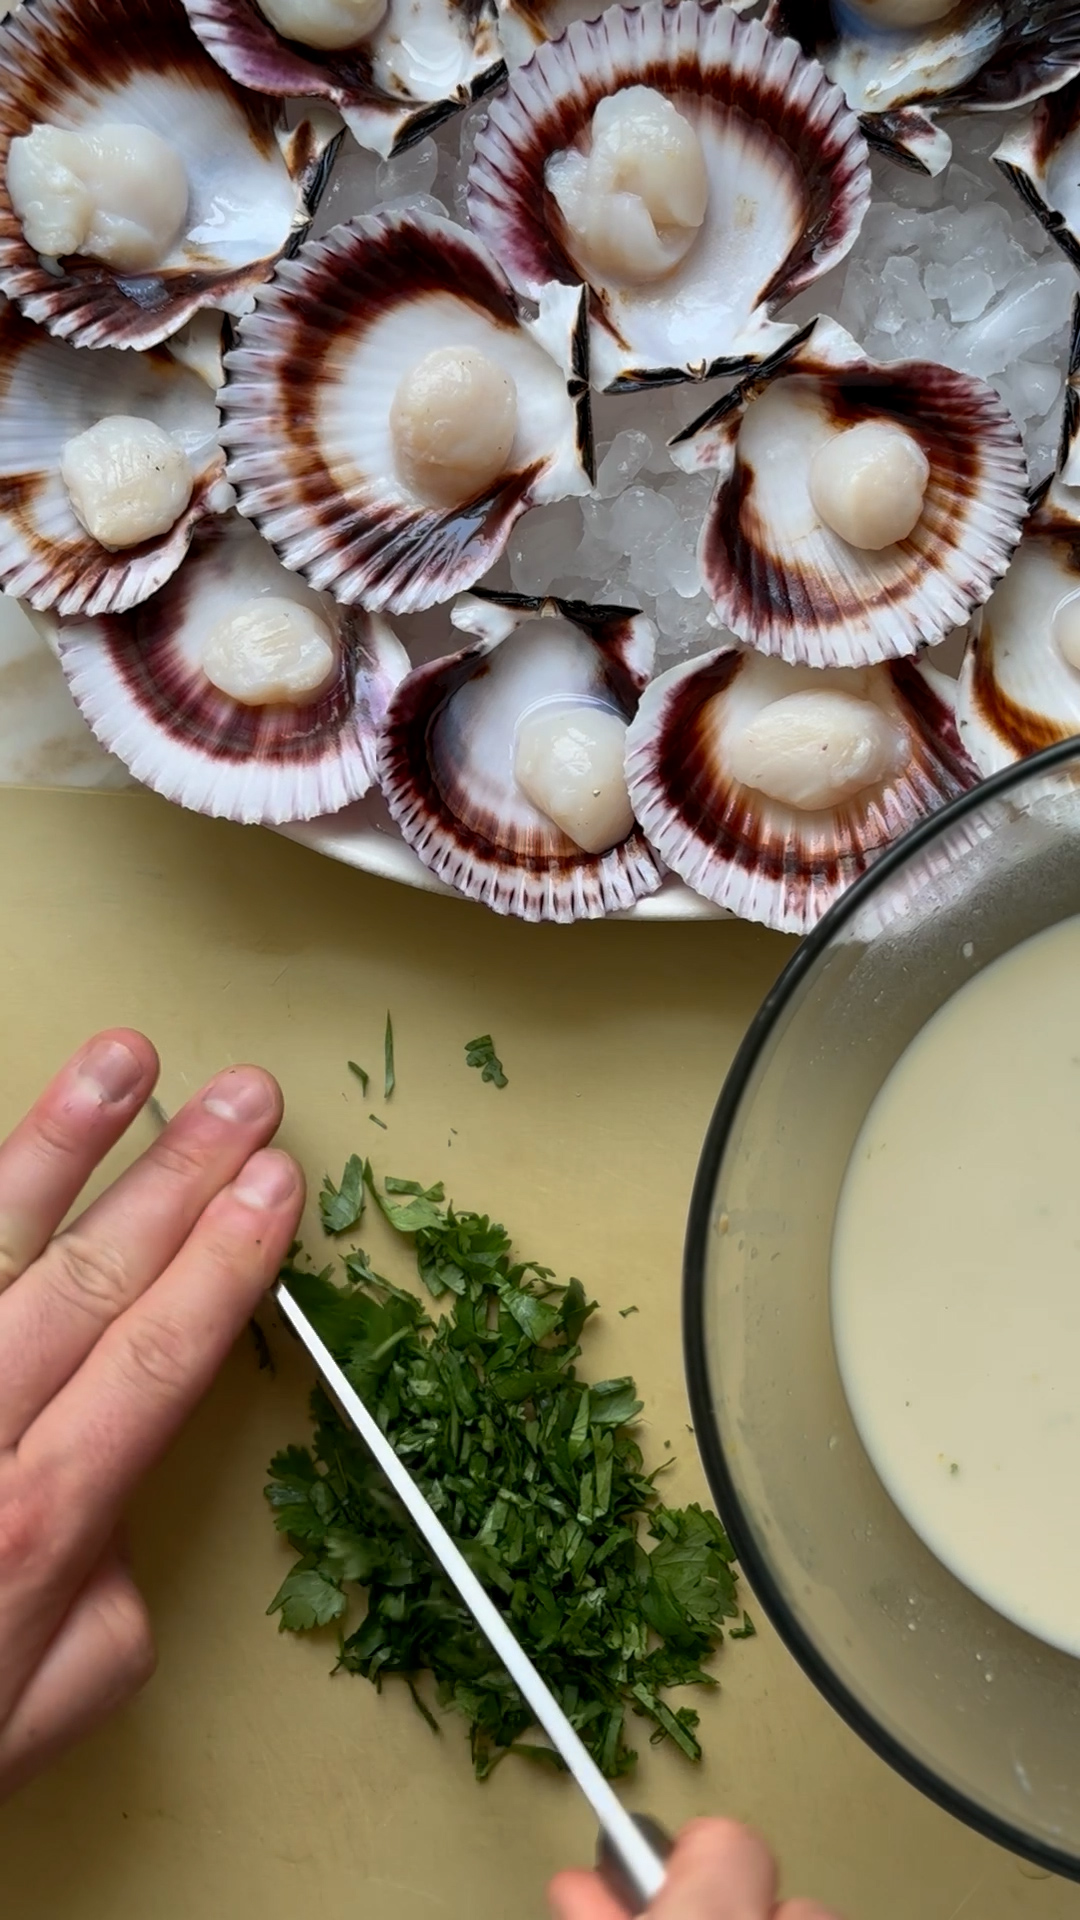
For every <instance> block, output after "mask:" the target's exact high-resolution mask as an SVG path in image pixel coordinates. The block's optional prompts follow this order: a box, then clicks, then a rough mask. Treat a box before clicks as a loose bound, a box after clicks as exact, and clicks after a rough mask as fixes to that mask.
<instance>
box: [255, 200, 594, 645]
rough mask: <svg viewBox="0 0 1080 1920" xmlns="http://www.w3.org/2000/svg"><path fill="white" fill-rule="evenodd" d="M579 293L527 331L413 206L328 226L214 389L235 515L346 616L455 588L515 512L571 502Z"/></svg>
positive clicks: (477, 567) (586, 450)
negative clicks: (347, 610) (345, 609)
mask: <svg viewBox="0 0 1080 1920" xmlns="http://www.w3.org/2000/svg"><path fill="white" fill-rule="evenodd" d="M584 302H585V295H584V291H583V289H581V288H580V287H579V288H557V289H555V290H554V292H553V295H552V297H551V298H550V299H549V300H548V301H546V302H545V303H544V306H543V307H542V309H541V313H540V317H539V318H538V319H535V320H534V319H530V318H527V317H524V316H523V315H522V312H521V309H520V307H519V304H518V302H517V300H516V298H515V296H514V294H513V293H512V291H511V289H510V287H509V286H508V285H507V283H506V281H505V280H504V278H503V276H502V274H501V273H500V271H499V269H498V268H497V267H496V266H495V264H494V262H493V261H492V260H490V259H489V257H488V255H487V253H486V252H485V250H484V248H483V246H482V245H481V243H480V242H479V241H478V240H476V239H475V238H474V237H473V235H471V234H469V233H466V232H465V231H464V230H463V229H462V228H460V227H457V226H454V225H452V224H451V222H449V221H447V220H442V219H439V218H436V217H433V216H431V215H428V214H415V213H414V214H385V215H381V216H373V217H371V218H366V219H358V220H353V221H350V222H349V224H348V225H346V226H342V227H335V228H334V229H333V230H332V232H331V233H329V234H328V235H327V236H326V238H325V239H323V240H319V241H317V242H313V243H311V244H309V245H308V246H307V247H305V248H304V250H303V252H302V253H301V254H300V256H299V257H298V259H296V260H292V261H283V262H282V265H281V267H280V268H279V270H278V274H277V277H276V279H275V281H274V284H273V285H272V286H270V287H268V288H267V289H266V291H265V292H264V293H262V294H261V295H260V297H259V305H258V310H257V311H256V312H255V313H254V314H252V315H251V316H250V318H248V319H246V320H244V321H243V322H242V324H241V326H240V328H239V344H238V346H237V348H236V350H235V351H234V352H233V353H231V354H230V355H229V356H228V360H227V363H226V364H227V367H228V379H227V382H226V385H225V388H224V390H223V392H222V394H221V396H220V398H221V405H222V411H223V427H222V438H223V440H224V443H225V446H226V448H227V450H228V456H229V463H228V470H229V477H230V479H231V480H232V481H233V482H234V484H235V486H236V489H237V493H238V497H239V505H240V511H241V512H242V513H244V514H247V515H248V516H249V517H250V518H251V519H252V520H254V521H255V522H256V523H257V524H258V526H259V527H260V528H261V530H262V532H263V533H264V534H265V535H266V538H267V539H268V540H269V541H271V543H272V544H273V546H274V547H275V548H276V549H277V552H278V554H279V555H280V557H281V559H282V560H283V561H284V563H285V565H286V566H288V567H292V568H295V569H296V570H297V571H298V572H301V573H303V574H304V575H305V576H306V577H307V579H308V580H310V581H311V584H312V585H313V586H314V587H317V588H318V589H319V590H320V591H325V592H329V593H333V594H334V595H335V597H336V598H337V599H338V600H340V601H343V602H345V603H346V604H347V605H358V604H359V605H362V606H366V607H374V608H383V609H387V610H389V611H392V612H395V613H403V612H412V611H414V610H416V609H418V608H422V607H430V606H432V605H434V604H435V603H436V602H437V601H441V600H447V599H449V598H450V597H451V596H452V595H453V594H454V593H457V592H459V591H461V590H463V589H464V588H466V587H471V586H472V585H473V584H474V583H475V582H476V581H477V580H478V579H479V578H480V576H481V574H483V573H486V572H487V570H488V568H489V567H490V566H491V565H492V564H493V562H494V561H495V560H496V559H497V558H498V556H499V554H500V553H501V552H502V551H503V548H504V547H505V545H506V542H507V540H508V538H509V535H510V530H511V528H512V527H513V525H514V523H515V521H516V520H517V519H518V518H519V517H520V515H521V514H523V513H525V512H526V510H527V509H528V508H529V507H531V506H537V505H540V504H543V503H545V502H548V501H552V500H561V499H564V498H565V497H566V496H567V495H571V494H585V493H587V492H588V491H589V486H590V476H591V474H592V471H593V445H592V426H591V414H590V407H589V393H588V371H587V362H586V358H585V353H586V348H585V338H584V336H585V328H584V323H583V312H584Z"/></svg>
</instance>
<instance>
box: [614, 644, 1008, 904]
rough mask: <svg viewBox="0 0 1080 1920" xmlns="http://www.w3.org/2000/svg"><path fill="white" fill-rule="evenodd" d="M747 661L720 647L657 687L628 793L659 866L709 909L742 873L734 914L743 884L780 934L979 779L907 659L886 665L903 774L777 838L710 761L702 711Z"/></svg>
mask: <svg viewBox="0 0 1080 1920" xmlns="http://www.w3.org/2000/svg"><path fill="white" fill-rule="evenodd" d="M747 657H748V656H747V655H746V654H744V653H742V652H740V651H739V650H737V649H727V650H724V651H722V652H720V653H717V654H714V655H712V656H709V657H707V658H706V659H705V660H704V661H703V663H702V665H701V667H700V668H699V669H697V670H696V671H691V672H689V673H687V674H685V675H684V676H683V677H682V678H681V679H679V680H678V681H677V682H676V684H675V685H673V686H672V687H671V688H669V689H668V691H667V693H666V695H665V696H664V699H663V704H662V707H661V708H660V710H659V712H658V713H657V714H656V715H655V726H654V728H652V729H650V735H649V736H648V737H646V738H643V739H642V740H641V741H639V742H636V743H632V744H631V749H630V753H629V755H628V770H629V774H630V792H631V798H632V799H633V801H634V805H635V811H636V812H637V814H638V818H639V819H640V820H641V822H642V825H643V826H644V828H645V831H646V833H647V834H648V835H649V837H650V839H652V840H654V841H655V842H656V843H657V845H659V846H660V847H661V850H662V852H663V854H664V857H665V858H666V860H667V861H668V864H669V865H670V866H671V867H672V868H673V869H674V871H675V872H677V873H678V874H679V875H680V877H682V878H683V879H685V880H686V881H687V882H688V884H691V885H693V886H695V887H696V889H697V890H698V891H699V892H703V893H705V894H706V897H708V898H710V899H712V900H713V901H714V902H715V903H716V904H718V905H721V906H725V905H733V904H734V903H733V901H732V900H731V899H729V898H727V897H725V896H726V893H727V892H728V891H729V886H728V882H727V875H728V874H730V875H732V876H735V875H742V876H743V881H742V882H740V884H739V885H738V888H737V892H738V894H739V896H740V899H741V901H742V904H741V905H740V907H739V910H740V911H745V902H746V900H747V898H749V897H750V893H751V886H752V884H757V885H758V886H759V887H760V885H761V883H764V885H765V886H766V887H767V888H768V889H770V890H771V891H772V892H774V894H776V895H778V896H779V912H778V913H775V914H770V915H769V916H765V915H763V914H761V913H758V912H754V913H752V914H751V915H750V917H753V918H764V917H768V918H769V924H771V925H775V926H780V927H782V928H783V929H784V930H787V931H796V930H800V929H802V928H805V927H808V926H810V925H812V924H813V922H814V921H815V920H816V919H818V918H819V917H820V915H821V914H822V913H823V912H824V911H825V910H826V908H827V907H828V906H829V905H830V904H831V902H832V901H833V900H834V899H835V898H836V896H837V894H838V893H839V892H840V891H841V890H842V889H843V888H844V887H846V886H848V885H849V884H850V882H851V881H852V880H854V879H856V878H857V877H858V875H859V874H861V873H863V872H865V871H866V868H867V867H868V866H869V865H870V864H871V862H872V861H873V859H874V858H875V856H876V855H877V854H879V853H881V852H883V851H884V849H885V848H886V847H887V846H888V845H889V844H890V843H891V842H892V841H894V840H895V839H897V837H898V836H899V835H900V834H902V833H904V832H906V830H907V829H908V828H909V827H911V826H913V825H914V824H915V822H916V821H917V820H919V819H921V818H922V817H923V816H924V815H926V814H927V813H930V812H933V811H934V810H936V809H937V808H938V807H940V806H942V805H944V804H945V802H946V801H948V800H952V799H955V798H956V797H957V796H958V795H959V794H961V793H965V792H967V791H968V789H969V788H970V787H973V786H975V785H976V784H977V782H978V778H979V775H978V773H977V772H976V769H975V767H974V766H973V764H972V762H971V761H970V759H969V758H968V756H967V753H966V751H965V749H964V747H963V745H962V743H961V740H960V735H959V731H958V729H957V725H956V720H955V716H954V714H953V712H952V709H951V707H949V706H947V705H946V704H945V702H944V701H942V700H941V699H940V698H939V697H938V695H937V694H936V693H935V692H934V690H933V688H932V687H931V685H930V684H929V682H928V681H927V680H926V679H925V678H924V677H923V675H922V674H921V673H920V671H919V669H918V667H917V666H916V665H915V664H914V662H912V661H905V660H901V661H895V662H890V663H889V664H888V665H887V666H885V667H882V668H881V669H880V671H882V672H884V673H887V674H888V675H889V677H890V679H891V681H892V684H893V686H894V688H895V690H896V693H897V695H898V696H899V698H900V700H901V702H902V703H903V706H904V708H905V711H906V714H907V718H908V724H909V729H910V733H911V737H912V740H913V752H912V757H911V760H910V762H909V764H908V766H907V767H906V768H905V769H904V770H903V771H902V772H901V773H900V774H899V775H898V776H897V777H896V778H895V779H894V781H893V782H892V783H891V785H890V786H889V787H888V788H887V789H885V790H884V791H882V792H874V793H873V794H871V795H869V796H868V797H867V799H866V800H865V801H863V802H862V803H859V802H846V803H844V804H842V805H839V806H836V807H835V808H833V809H831V810H830V811H829V813H828V815H827V818H826V819H825V821H824V823H823V822H822V821H821V820H815V819H814V818H813V816H808V817H807V818H806V821H805V824H804V822H802V821H799V822H798V824H797V825H793V824H792V816H791V815H790V812H789V811H788V810H786V809H785V810H784V811H785V813H786V814H787V823H786V825H785V827H784V828H783V830H777V828H776V827H775V825H771V824H770V823H769V820H768V818H767V806H766V804H765V803H764V802H763V801H762V799H761V796H760V795H757V794H755V793H754V792H752V791H751V790H750V789H747V788H744V787H742V786H740V785H738V784H737V783H736V782H735V781H733V780H732V779H730V777H729V776H728V775H727V774H726V773H725V772H724V769H723V767H722V765H721V763H720V762H719V760H718V757H717V743H716V734H715V726H714V722H713V719H712V714H711V709H712V707H713V704H714V702H715V701H716V700H717V699H719V698H721V697H722V696H723V695H724V694H725V692H726V691H727V690H728V688H729V687H730V686H731V685H732V683H733V681H734V680H735V678H736V676H737V675H738V674H739V673H740V672H741V671H742V668H743V666H744V664H745V662H746V660H747Z"/></svg>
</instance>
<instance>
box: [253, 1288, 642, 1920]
mask: <svg viewBox="0 0 1080 1920" xmlns="http://www.w3.org/2000/svg"><path fill="white" fill-rule="evenodd" d="M276 1297H277V1302H278V1305H279V1307H280V1308H281V1312H282V1313H283V1315H284V1317H285V1319H286V1320H287V1321H288V1323H289V1325H290V1326H291V1327H292V1329H293V1332H294V1333H295V1334H296V1335H297V1336H298V1338H299V1339H300V1340H301V1341H302V1343H303V1345H304V1346H305V1347H306V1348H307V1351H308V1353H309V1354H310V1356H311V1358H312V1360H313V1361H314V1362H315V1365H316V1367H317V1368H318V1370H319V1373H320V1374H321V1376H322V1379H323V1382H324V1384H325V1386H326V1387H327V1388H328V1389H329V1391H330V1393H331V1395H332V1397H333V1399H334V1400H335V1401H336V1402H337V1404H338V1406H339V1408H340V1409H341V1412H342V1413H343V1414H344V1416H345V1418H346V1419H347V1420H348V1421H349V1422H350V1424H351V1425H352V1426H353V1427H355V1429H356V1431H357V1433H359V1435H360V1437H361V1439H362V1440H363V1441H364V1442H365V1444H366V1446H367V1447H368V1449H369V1451H370V1452H371V1454H372V1455H373V1457H374V1459H375V1461H376V1462H377V1464H378V1465H379V1467H380V1468H381V1469H382V1471H383V1473H384V1474H385V1475H386V1478H387V1480H388V1481H389V1482H390V1485H391V1486H392V1487H393V1489H394V1492H395V1493H396V1494H397V1496H398V1498H399V1500H400V1501H401V1504H402V1506H403V1507H404V1508H405V1510H406V1512H407V1513H408V1514H409V1516H410V1518H411V1519H412V1521H413V1524H414V1525H415V1526H416V1528H417V1530H418V1532H419V1533H420V1534H421V1535H422V1537H423V1538H424V1540H425V1541H426V1542H427V1545H428V1547H429V1548H430V1550H431V1552H432V1553H433V1554H434V1556H435V1559H436V1560H437V1561H438V1563H439V1565H440V1567H441V1568H442V1570H443V1572H444V1573H445V1574H446V1576H447V1578H448V1579H449V1580H450V1581H451V1582H452V1584H453V1585H454V1586H455V1587H456V1589H457V1591H458V1593H459V1594H460V1596H461V1598H462V1600H464V1602H465V1605H466V1606H467V1607H468V1609H469V1612H470V1613H471V1614H472V1617H473V1619H474V1620H475V1621H476V1624H477V1626H478V1627H479V1628H480V1631H481V1633H482V1634H483V1635H484V1638H485V1639H486V1640H487V1641H489V1643H490V1645H491V1647H492V1648H493V1650H494V1651H495V1653H496V1654H497V1655H498V1657H499V1659H500V1660H501V1661H502V1664H503V1666H504V1667H505V1668H506V1671H507V1673H508V1674H509V1675H510V1677H511V1679H512V1680H513V1681H514V1684H515V1685H516V1686H517V1688H518V1690H519V1692H520V1693H521V1694H522V1696H523V1697H524V1699H525V1700H526V1701H527V1702H528V1704H529V1706H530V1707H531V1708H532V1711H533V1713H534V1714H535V1715H536V1719H537V1721H538V1723H539V1724H540V1726H541V1727H543V1729H544V1732H545V1733H546V1734H547V1736H548V1739H549V1740H550V1741H551V1744H552V1746H553V1747H554V1748H555V1751H556V1752H557V1753H558V1754H559V1755H560V1757H561V1758H562V1759H563V1760H564V1761H565V1763H566V1766H567V1768H568V1769H569V1771H570V1773H571V1775H572V1776H573V1778H574V1779H575V1780H576V1781H577V1784H578V1786H579V1787H580V1788H581V1791H582V1793H583V1794H584V1795H585V1798H586V1800H587V1801H588V1802H589V1805H590V1806H591V1807H592V1810H593V1812H594V1814H595V1815H596V1818H597V1820H598V1821H599V1823H600V1829H601V1833H602V1835H603V1838H604V1841H605V1842H606V1847H605V1848H604V1849H603V1855H604V1856H607V1857H611V1856H614V1862H615V1863H616V1864H617V1868H619V1869H621V1872H620V1873H618V1874H617V1882H618V1888H619V1892H620V1895H621V1897H623V1898H624V1899H625V1898H626V1897H627V1895H629V1896H630V1899H631V1901H632V1904H633V1905H634V1907H635V1910H636V1911H638V1912H640V1911H641V1909H642V1908H643V1907H646V1906H648V1905H649V1903H650V1902H651V1901H652V1900H653V1899H654V1898H655V1896H656V1895H657V1894H658V1893H659V1892H660V1889H661V1887H662V1886H663V1884H664V1879H665V1869H664V1855H663V1852H662V1850H661V1847H662V1844H663V1843H662V1842H661V1841H660V1840H659V1832H660V1830H658V1829H656V1828H655V1827H653V1826H652V1825H651V1823H650V1831H649V1833H648V1834H647V1833H645V1832H643V1831H642V1829H641V1827H640V1826H638V1824H637V1823H636V1822H635V1820H634V1818H633V1816H632V1815H631V1814H630V1813H628V1812H627V1810H626V1808H625V1807H624V1806H623V1804H622V1801H621V1800H620V1799H619V1798H618V1795H617V1794H616V1793H615V1792H614V1790H613V1789H612V1787H611V1786H610V1785H609V1783H608V1782H607V1780H605V1778H604V1776H603V1774H602V1773H601V1771H600V1769H599V1767H598V1766H597V1764H596V1762H595V1760H594V1759H593V1757H592V1755H591V1754H590V1753H589V1751H588V1749H587V1748H586V1747H585V1745H584V1743H583V1742H582V1740H581V1739H580V1737H579V1736H578V1734H577V1733H576V1732H575V1731H574V1728H573V1727H572V1726H571V1725H570V1722H569V1720H568V1719H567V1717H566V1715H565V1713H564V1712H563V1710H562V1708H561V1707H560V1705H559V1703H558V1701H557V1700H556V1698H555V1695H554V1694H553V1693H552V1691H551V1688H550V1687H549V1686H548V1684H547V1682H546V1680H544V1679H542V1678H541V1676H540V1674H539V1672H538V1671H537V1669H536V1667H535V1666H534V1665H533V1663H532V1661H531V1660H530V1658H529V1656H528V1654H527V1653H526V1652H525V1649H524V1647H523V1646H522V1645H521V1643H520V1641H519V1640H518V1639H517V1637H516V1635H515V1634H514V1633H513V1631H512V1630H511V1628H510V1627H509V1625H508V1624H507V1622H506V1620H505V1618H504V1616H503V1615H502V1614H501V1613H500V1612H499V1609H498V1608H497V1607H496V1606H495V1604H494V1602H493V1601H492V1600H491V1599H490V1598H489V1596H488V1594H487V1593H486V1591H485V1589H484V1588H483V1586H482V1585H481V1583H480V1581H479V1580H478V1579H477V1577H476V1575H475V1573H474V1572H473V1570H472V1568H471V1567H470V1566H469V1564H468V1561H467V1560H466V1559H465V1558H464V1555H463V1554H462V1553H461V1551H460V1549H459V1548H458V1547H457V1546H456V1545H455V1543H454V1541H453V1540H452V1539H451V1538H450V1535H449V1534H448V1533H447V1531H446V1528H445V1527H444V1526H443V1524H442V1521H441V1520H440V1519H439V1517H438V1515H437V1514H436V1513H435V1511H434V1509H433V1508H432V1507H431V1506H430V1504H429V1502H428V1501H427V1499H426V1498H425V1496H424V1494H423V1493H422V1492H421V1489H420V1487H419V1486H418V1485H417V1482H416V1481H415V1480H414V1479H413V1477H412V1474H411V1473H410V1472H409V1470H408V1468H407V1467H406V1466H405V1465H404V1464H403V1463H402V1461H401V1460H399V1458H398V1456H397V1454H396V1453H395V1451H394V1448H393V1446H392V1445H391V1443H390V1441H389V1440H388V1439H387V1438H386V1435H385V1434H384V1433H383V1430H382V1428H381V1427H380V1426H379V1424H378V1421H377V1420H376V1419H375V1418H374V1416H373V1415H372V1414H371V1413H370V1412H369V1410H368V1408H367V1407H366V1406H365V1405H364V1402H363V1400H362V1399H361V1398H360V1395H359V1394H358V1393H357V1391H356V1389H355V1387H354V1386H353V1385H352V1383H351V1382H350V1381H349V1380H348V1379H347V1378H346V1376H345V1374H344V1373H343V1372H342V1370H341V1368H340V1367H339V1365H338V1363H337V1361H336V1360H335V1359H334V1356H333V1354H332V1353H331V1352H330V1349H329V1348H328V1347H327V1346H326V1345H325V1343H324V1342H323V1340H322V1339H321V1338H320V1337H319V1335H318V1333H317V1332H316V1331H315V1328H314V1327H313V1326H312V1324H311V1322H310V1320H309V1319H308V1317H307V1315H306V1314H305V1313H304V1311H303V1309H302V1308H301V1307H300V1306H299V1304H298V1303H297V1301H296V1300H295V1299H294V1298H293V1296H292V1294H291V1293H290V1292H289V1290H288V1288H287V1287H286V1286H285V1285H284V1284H283V1283H281V1284H279V1285H278V1287H277V1290H276ZM651 1836H655V1837H651ZM602 1857H603V1856H602Z"/></svg>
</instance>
